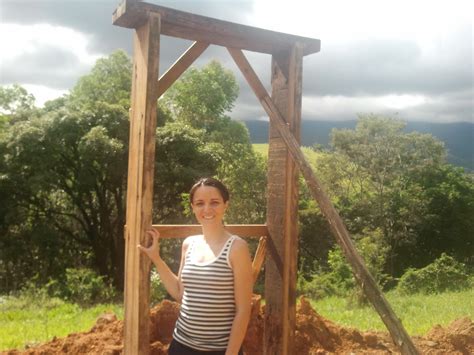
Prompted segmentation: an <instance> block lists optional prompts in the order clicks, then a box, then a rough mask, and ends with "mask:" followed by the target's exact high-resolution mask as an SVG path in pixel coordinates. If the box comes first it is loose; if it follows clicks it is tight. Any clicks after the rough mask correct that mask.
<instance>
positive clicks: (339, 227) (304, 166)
mask: <svg viewBox="0 0 474 355" xmlns="http://www.w3.org/2000/svg"><path fill="white" fill-rule="evenodd" d="M227 49H228V51H229V53H230V55H231V56H232V58H233V59H234V61H235V63H236V64H237V66H238V67H239V69H240V70H241V71H242V74H243V75H244V77H245V79H246V80H247V82H248V83H249V85H250V87H251V88H252V90H253V91H254V93H255V95H256V96H257V98H258V100H259V101H260V103H261V104H262V106H263V108H264V110H265V111H266V113H267V114H268V116H269V117H270V120H271V122H272V123H273V124H274V125H275V127H276V128H277V129H278V132H279V134H280V135H281V137H282V138H283V140H284V141H285V143H286V145H287V147H288V150H289V152H290V154H291V155H292V157H293V159H294V160H295V162H296V163H297V164H298V166H299V169H300V171H301V173H302V174H303V176H304V178H305V180H306V183H307V184H308V188H309V190H310V192H311V195H312V196H313V198H314V199H315V200H316V202H317V203H318V204H319V207H320V209H321V212H322V213H323V215H324V216H325V217H326V219H327V220H328V222H329V225H330V227H331V231H332V232H333V234H334V236H335V238H336V240H337V242H338V243H339V245H340V246H341V248H342V250H343V252H344V254H345V256H346V259H347V261H348V262H349V263H350V265H351V267H352V271H353V273H354V276H355V278H356V280H357V281H358V283H359V285H360V286H361V288H362V289H363V290H364V292H365V294H366V295H367V298H368V299H369V300H370V302H371V303H372V304H373V305H374V307H375V309H376V311H377V312H378V314H379V316H380V318H381V319H382V321H383V322H384V324H385V326H386V327H387V329H388V331H389V332H390V335H391V336H392V339H393V341H394V342H395V344H396V345H397V346H398V347H399V349H400V351H401V353H402V354H410V355H414V354H418V350H417V349H416V348H415V345H414V344H413V342H412V340H411V338H410V337H409V335H408V333H407V332H406V330H405V328H404V327H403V325H402V323H401V321H400V320H399V319H398V318H397V316H396V314H395V313H394V312H393V310H392V308H391V306H390V304H389V303H388V301H387V300H386V299H385V297H384V295H383V293H382V292H381V291H380V290H379V288H378V286H377V283H376V282H375V280H374V278H373V277H372V275H371V274H370V273H369V271H368V270H367V267H366V266H365V263H364V261H363V260H362V258H361V257H360V255H359V254H358V253H357V250H356V248H355V246H354V243H353V241H352V239H351V237H350V235H349V232H348V231H347V229H346V227H345V225H344V222H343V221H342V219H341V217H340V216H339V214H338V212H337V211H336V209H335V208H334V206H333V205H332V203H331V201H330V199H329V198H328V196H327V195H326V193H325V192H324V189H323V187H322V184H321V182H320V181H319V179H318V178H317V177H316V176H315V174H314V172H313V169H312V168H311V166H310V164H309V163H308V161H307V160H306V158H305V156H304V155H303V152H302V150H301V148H300V146H299V144H298V142H297V141H296V139H295V138H294V137H293V135H292V133H291V132H290V130H289V127H288V126H287V124H286V123H285V120H284V118H283V116H282V115H281V113H280V112H279V111H278V109H277V107H276V106H275V104H274V103H273V101H272V99H271V97H270V96H269V95H268V93H267V91H266V89H265V87H264V86H263V84H262V83H261V81H260V79H259V78H258V76H257V74H256V73H255V72H254V70H253V69H252V67H251V65H250V63H249V62H248V61H247V58H246V57H245V56H244V54H243V52H242V51H241V50H239V49H235V48H227Z"/></svg>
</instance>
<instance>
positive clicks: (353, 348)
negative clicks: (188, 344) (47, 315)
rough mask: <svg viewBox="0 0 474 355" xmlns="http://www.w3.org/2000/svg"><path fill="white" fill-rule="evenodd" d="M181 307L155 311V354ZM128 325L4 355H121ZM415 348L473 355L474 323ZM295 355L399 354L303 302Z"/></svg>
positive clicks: (257, 315) (254, 329) (252, 330)
mask: <svg viewBox="0 0 474 355" xmlns="http://www.w3.org/2000/svg"><path fill="white" fill-rule="evenodd" d="M178 311H179V306H178V304H177V303H174V302H170V301H163V302H161V303H160V304H159V305H157V306H156V307H154V308H153V309H151V311H150V354H151V355H165V354H167V348H168V344H169V343H170V341H171V337H172V333H173V328H174V323H175V322H176V319H177V317H178ZM263 323H264V306H261V303H260V296H255V297H254V300H253V308H252V317H251V321H250V324H249V328H248V331H247V336H246V338H245V341H244V350H245V353H246V354H247V355H260V354H262V353H263V349H262V346H263V344H262V341H261V339H262V336H263ZM122 332H123V321H120V320H117V318H116V317H115V315H113V314H104V315H102V316H101V317H99V319H98V320H97V322H96V324H95V325H94V326H93V327H92V329H91V330H90V331H88V332H85V333H73V334H69V335H68V336H67V337H66V338H61V339H58V338H54V339H53V340H52V341H50V342H49V343H46V344H43V345H40V346H37V347H34V348H30V349H26V350H23V351H19V350H10V351H6V352H2V354H4V355H5V354H8V355H17V354H29V355H46V354H48V355H49V354H101V355H115V354H121V353H122V349H123V346H122ZM413 340H414V342H415V345H416V347H417V348H418V349H419V350H420V352H421V353H423V354H473V353H474V323H473V322H472V320H471V319H469V318H462V319H458V320H456V321H454V322H452V323H451V324H450V325H449V326H448V327H446V328H443V327H441V326H439V325H437V326H435V327H434V328H433V329H432V330H431V331H430V332H429V333H428V334H427V336H426V337H415V338H414V339H413ZM294 343H295V351H294V354H300V355H306V354H307V355H313V354H328V353H334V354H350V353H352V354H391V353H397V350H396V348H395V346H394V345H393V343H392V341H391V338H390V336H389V335H388V334H386V333H382V332H359V331H357V330H355V329H350V328H344V327H340V326H337V325H336V324H334V323H333V322H331V321H329V320H327V319H324V318H323V317H321V316H320V315H319V314H318V313H317V312H316V311H315V310H314V309H313V308H311V305H310V304H309V302H308V301H306V300H305V299H304V298H301V300H300V304H299V305H298V307H297V314H296V334H295V342H294Z"/></svg>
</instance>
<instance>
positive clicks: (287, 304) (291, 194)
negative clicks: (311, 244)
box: [283, 43, 303, 354]
mask: <svg viewBox="0 0 474 355" xmlns="http://www.w3.org/2000/svg"><path fill="white" fill-rule="evenodd" d="M285 68H288V77H287V79H288V84H287V90H288V93H287V96H288V99H287V107H288V113H287V117H288V119H287V122H289V123H290V124H289V128H290V130H291V132H292V134H293V136H294V137H295V139H296V140H297V141H298V142H300V140H301V136H300V130H301V99H302V73H303V46H302V45H300V44H299V43H296V44H295V45H294V46H293V48H292V50H291V52H290V55H289V63H288V65H287V66H286V65H285ZM287 155H288V159H287V168H286V173H287V179H288V181H289V182H290V183H288V184H287V193H286V196H287V197H286V198H287V203H286V206H290V208H289V210H286V211H285V212H286V219H287V222H286V228H287V230H286V233H285V240H284V261H283V264H284V265H285V268H284V271H285V272H284V274H283V292H284V295H285V297H284V298H283V353H284V354H291V353H292V349H295V343H294V341H295V331H296V281H297V276H298V249H299V245H298V235H299V231H298V201H299V194H298V178H299V171H298V167H297V165H296V164H295V162H294V160H293V158H292V157H291V154H290V153H289V152H288V151H287Z"/></svg>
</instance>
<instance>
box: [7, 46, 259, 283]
mask: <svg viewBox="0 0 474 355" xmlns="http://www.w3.org/2000/svg"><path fill="white" fill-rule="evenodd" d="M210 68H211V69H212V70H206V71H205V72H204V74H203V73H202V72H200V71H197V73H198V74H199V77H200V78H201V79H202V80H205V81H206V82H207V83H209V84H210V85H211V86H212V87H215V88H217V87H218V86H219V85H220V84H219V85H217V84H215V83H214V80H221V79H222V80H229V85H227V86H228V87H229V88H231V89H232V90H230V91H229V90H224V91H223V92H225V95H228V96H225V97H222V95H220V91H219V90H218V89H216V90H215V91H213V92H211V94H213V95H214V94H215V95H216V96H215V97H214V101H216V102H218V101H219V100H223V101H224V103H221V104H217V105H214V106H212V102H214V101H213V100H212V97H209V98H208V99H209V100H210V101H208V102H207V103H206V104H209V105H210V109H209V110H207V111H206V109H205V108H204V107H198V110H197V112H208V113H209V112H212V113H213V115H214V114H215V115H214V116H212V119H211V117H209V118H208V119H207V120H205V121H206V124H205V125H199V124H198V123H197V122H199V121H198V120H197V119H196V120H194V121H193V120H188V117H189V116H186V114H183V117H182V118H176V117H173V116H172V112H171V111H170V110H169V108H168V107H167V106H165V105H162V104H161V103H160V105H159V107H158V123H159V124H158V128H157V133H156V134H157V136H156V137H157V142H156V155H155V159H156V161H155V167H156V171H157V175H156V178H155V196H154V201H155V206H154V207H155V208H154V211H155V212H154V221H155V222H158V223H183V222H187V221H190V216H189V214H187V213H186V207H185V205H186V203H184V201H185V194H186V193H187V192H188V190H189V188H190V187H191V185H192V183H193V182H194V181H195V180H196V179H197V178H198V177H201V176H206V175H217V176H219V174H220V172H224V171H225V174H223V175H222V176H224V178H227V179H229V181H231V182H232V183H234V184H235V186H238V187H240V180H239V179H238V178H237V177H236V176H237V175H236V173H235V172H236V171H237V169H231V168H230V166H231V165H232V164H233V162H235V160H237V159H241V161H242V162H243V163H242V166H241V167H240V169H241V170H240V172H238V174H241V173H244V172H246V169H247V170H248V171H250V172H251V171H252V169H254V170H255V169H256V167H257V164H256V163H257V162H258V161H257V160H256V159H253V156H252V150H251V145H250V141H249V139H248V132H247V131H246V130H245V129H243V126H242V125H241V124H238V123H234V122H233V121H231V120H230V119H228V117H227V116H225V115H224V114H223V112H224V111H223V110H224V108H226V109H227V108H229V107H231V105H232V102H233V100H234V99H235V97H234V96H233V95H234V94H235V92H236V91H235V90H236V87H235V86H232V85H231V83H232V81H233V82H234V84H235V79H233V77H232V76H229V75H228V73H226V72H222V73H221V72H219V69H218V68H221V67H220V65H218V64H216V63H214V64H212V65H211V66H210ZM216 68H217V69H216ZM221 74H225V75H221ZM209 77H210V78H211V79H209ZM130 82H131V63H130V60H129V59H128V57H127V56H126V55H125V53H123V52H121V51H119V52H115V53H113V54H112V55H110V56H109V57H107V58H102V59H100V60H99V61H97V63H96V65H95V66H94V68H93V69H92V70H91V72H90V73H89V74H88V75H86V76H84V77H82V78H81V79H80V80H79V81H78V83H77V85H76V86H75V87H74V88H73V90H72V91H71V94H70V95H68V96H65V97H62V98H60V99H57V100H54V101H50V102H48V103H46V104H45V107H44V108H43V109H40V110H38V109H34V110H33V109H32V114H31V115H27V116H24V117H22V119H15V120H13V119H11V118H12V117H16V116H15V115H16V114H17V111H15V109H14V110H13V112H11V113H9V114H8V117H7V121H5V122H8V125H6V126H5V129H4V130H3V131H2V135H0V152H1V153H2V157H1V159H2V160H0V167H1V168H2V171H1V172H0V197H2V202H3V201H6V202H8V203H7V204H2V206H1V207H0V213H1V216H0V222H1V223H2V225H1V226H0V229H1V232H2V234H1V235H0V279H1V282H0V287H4V288H6V289H15V288H18V287H20V286H21V285H22V283H24V282H25V280H27V279H28V278H31V277H32V276H34V275H37V281H38V282H39V283H45V282H47V281H48V278H49V277H53V278H61V277H64V273H65V270H66V269H67V268H70V267H84V266H86V267H92V268H94V269H95V270H96V271H98V272H99V273H100V274H101V275H104V276H107V277H108V278H110V279H113V280H114V283H115V285H116V286H117V287H119V288H121V287H123V285H122V282H123V264H124V238H123V228H124V224H125V208H126V206H125V203H126V199H125V195H126V193H125V192H126V180H127V179H126V176H127V162H128V141H129V136H128V131H129V115H128V110H129V100H130V99H129V97H130ZM225 85H226V84H225V83H224V86H225ZM195 89H196V90H197V88H195ZM17 93H18V95H24V96H25V97H29V96H28V95H29V94H27V93H26V91H23V90H17ZM196 95H199V93H197V94H196ZM211 96H212V95H211ZM12 97H13V96H12ZM20 98H21V97H20ZM19 101H21V100H19ZM23 101H25V100H23ZM5 102H7V101H5ZM12 102H13V101H12ZM25 102H27V101H25ZM5 107H6V106H5ZM10 107H13V106H10ZM172 107H174V106H173V105H172ZM219 107H220V108H219ZM193 124H194V126H193ZM219 131H222V132H225V133H219ZM211 137H213V138H211ZM239 139H242V140H243V142H240V141H239ZM218 141H220V142H218ZM226 141H228V142H229V143H228V144H229V145H227V146H225V145H224V143H223V142H226ZM230 142H232V143H233V144H232V145H231V144H230ZM230 147H232V148H233V150H230V149H228V148H230ZM231 151H232V152H233V153H232V154H230V152H231ZM241 152H243V153H245V154H244V155H243V156H240V155H239V154H240V153H241ZM230 156H232V157H233V158H234V159H232V161H231V160H227V159H226V157H230ZM239 166H240V165H239ZM258 173H259V174H260V172H258ZM249 176H252V175H249ZM259 178H260V175H259ZM243 181H245V179H244V180H243ZM255 185H256V186H259V185H258V182H256V183H255ZM243 186H245V189H243V191H252V190H251V188H253V186H250V185H249V184H244V185H243ZM262 191H263V190H262ZM262 191H259V193H262ZM3 197H5V199H4V200H3ZM235 200H236V201H237V200H238V199H235ZM10 202H11V203H10ZM249 206H250V207H251V208H248V209H247V210H246V211H245V212H244V213H247V215H251V216H255V213H254V210H253V209H252V208H254V205H252V204H251V203H250V204H247V205H245V207H249ZM235 211H238V209H236V210H235ZM236 215H239V214H238V213H236ZM175 249H176V248H173V247H171V248H170V249H169V253H168V254H169V256H170V257H173V259H177V258H176V255H175V253H176V252H177V251H176V250H175ZM13 283H14V284H13Z"/></svg>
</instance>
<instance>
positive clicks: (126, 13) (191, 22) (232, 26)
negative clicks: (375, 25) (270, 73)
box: [112, 2, 321, 55]
mask: <svg viewBox="0 0 474 355" xmlns="http://www.w3.org/2000/svg"><path fill="white" fill-rule="evenodd" d="M147 13H158V14H160V15H161V21H162V27H161V33H162V34H164V35H167V36H171V37H177V38H183V39H187V40H191V41H201V42H207V43H211V44H216V45H220V46H224V47H234V48H240V49H244V50H249V51H255V52H261V53H270V54H272V53H278V52H281V51H289V50H291V47H292V46H293V44H294V43H296V42H299V43H302V45H303V47H304V49H303V53H304V55H308V54H312V53H316V52H319V50H320V47H321V41H320V40H318V39H314V38H308V37H302V36H295V35H290V34H286V33H281V32H275V31H269V30H264V29H260V28H256V27H251V26H245V25H240V24H236V23H232V22H228V21H222V20H218V19H214V18H210V17H206V16H200V15H195V14H192V13H188V12H184V11H179V10H174V9H170V8H167V7H164V6H159V5H155V4H148V3H145V2H138V3H127V4H126V5H120V6H119V7H118V8H117V10H115V12H114V14H113V16H112V22H113V24H114V25H117V26H122V27H128V28H136V27H137V26H139V25H140V24H141V23H143V21H144V17H145V16H146V14H147Z"/></svg>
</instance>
